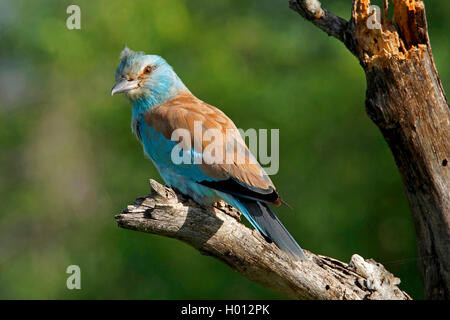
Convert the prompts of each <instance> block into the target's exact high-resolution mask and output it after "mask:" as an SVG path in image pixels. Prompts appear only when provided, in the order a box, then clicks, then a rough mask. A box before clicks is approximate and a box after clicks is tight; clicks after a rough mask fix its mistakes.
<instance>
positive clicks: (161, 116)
mask: <svg viewBox="0 0 450 320" xmlns="http://www.w3.org/2000/svg"><path fill="white" fill-rule="evenodd" d="M144 117H145V122H146V124H147V125H148V126H149V127H151V128H152V129H153V130H154V131H155V132H156V133H160V134H162V135H163V136H164V138H165V139H167V140H170V139H171V137H172V133H173V132H174V131H175V130H176V129H186V130H187V131H188V132H189V133H190V137H191V141H190V144H189V146H190V147H192V151H193V152H194V153H200V154H202V155H203V157H204V158H205V154H204V151H205V150H207V148H208V146H210V143H212V142H211V141H205V140H206V139H202V135H198V134H197V135H196V134H195V130H196V129H195V127H196V125H197V128H198V124H199V123H200V125H201V127H202V131H203V133H205V131H206V130H209V129H214V130H215V131H214V132H215V133H220V134H221V139H219V140H218V141H215V140H214V139H212V140H213V141H214V142H215V143H216V146H219V147H218V149H216V150H222V152H223V157H222V159H223V160H224V161H216V162H213V163H211V162H210V163H207V161H202V163H200V164H192V165H193V166H198V167H199V168H200V169H201V171H202V173H203V174H202V175H200V176H197V177H194V179H195V181H196V182H197V183H199V184H202V185H206V186H208V187H210V188H213V189H216V190H219V191H222V192H225V193H229V194H234V195H238V196H241V197H247V198H251V199H257V200H263V201H266V202H270V203H274V204H277V205H278V204H279V203H280V200H279V196H278V194H277V192H276V190H275V187H274V185H273V183H272V181H271V180H270V178H269V177H268V175H267V174H266V172H265V171H264V169H263V168H262V167H261V166H260V165H259V163H258V162H257V161H256V159H255V158H254V156H253V155H252V154H251V152H250V151H249V149H248V148H247V146H246V145H245V142H244V141H243V139H242V137H241V136H240V134H239V131H238V130H237V128H236V126H235V125H234V123H233V122H232V121H231V120H230V119H229V118H228V117H227V116H226V115H225V114H224V113H223V112H222V111H220V110H219V109H217V108H215V107H213V106H211V105H208V104H207V103H205V102H203V101H201V100H199V99H197V98H196V97H195V96H193V95H192V94H191V93H184V94H182V95H179V96H177V97H176V98H174V99H172V100H170V101H168V102H166V103H165V104H163V105H161V106H159V107H156V108H153V109H152V110H151V111H149V112H148V113H146V114H145V115H144ZM196 123H197V124H196ZM227 156H228V158H227ZM203 160H205V159H203ZM180 171H181V172H180ZM177 173H179V174H188V173H187V172H186V170H177ZM202 176H203V177H202ZM205 177H207V178H206V179H205ZM189 178H191V179H192V178H193V177H192V174H189Z"/></svg>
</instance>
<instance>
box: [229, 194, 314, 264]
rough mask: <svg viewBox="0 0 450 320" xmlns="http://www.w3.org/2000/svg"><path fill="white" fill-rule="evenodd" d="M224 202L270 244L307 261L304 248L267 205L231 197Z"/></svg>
mask: <svg viewBox="0 0 450 320" xmlns="http://www.w3.org/2000/svg"><path fill="white" fill-rule="evenodd" d="M224 200H225V201H226V202H228V203H230V204H231V205H233V206H234V207H236V208H237V209H238V210H239V211H241V212H242V213H243V214H244V216H245V217H246V218H247V219H248V220H249V221H250V223H251V224H252V225H253V226H254V227H255V228H256V230H258V231H259V233H261V235H262V236H263V237H264V238H265V239H266V240H267V241H268V242H274V243H275V244H276V245H277V247H278V248H280V249H282V250H284V251H287V252H290V253H292V254H294V255H296V256H298V257H299V258H300V259H306V257H305V254H304V253H303V250H302V248H301V247H300V246H299V245H298V243H297V242H296V241H295V240H294V238H293V237H292V236H291V235H290V233H289V232H288V231H287V230H286V228H285V227H284V226H283V224H282V223H281V221H280V220H278V218H277V217H276V216H275V214H274V213H273V212H272V211H271V210H270V209H269V207H268V206H267V204H266V203H264V202H260V201H256V200H251V199H246V198H241V197H236V196H231V195H227V197H226V198H224Z"/></svg>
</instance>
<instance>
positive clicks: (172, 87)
mask: <svg viewBox="0 0 450 320" xmlns="http://www.w3.org/2000/svg"><path fill="white" fill-rule="evenodd" d="M154 72H155V74H154V75H153V76H152V78H151V79H148V80H147V81H146V82H145V85H144V86H143V87H142V88H139V89H137V90H133V91H131V92H129V93H127V98H128V99H129V100H130V101H131V103H132V106H133V113H135V114H144V113H146V112H148V111H149V110H151V109H152V108H153V107H157V106H160V105H162V104H164V103H166V102H167V101H169V100H171V99H173V98H175V97H176V96H177V95H179V94H181V93H184V92H187V91H189V90H188V89H187V88H186V86H185V85H184V84H183V82H182V81H181V79H180V78H179V77H178V76H177V75H176V73H175V72H174V71H173V70H172V68H171V67H170V66H167V70H155V71H154Z"/></svg>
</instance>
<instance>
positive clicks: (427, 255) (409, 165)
mask: <svg viewBox="0 0 450 320" xmlns="http://www.w3.org/2000/svg"><path fill="white" fill-rule="evenodd" d="M312 4H314V5H312ZM392 4H393V6H394V17H393V20H392V21H390V20H389V19H388V14H387V6H388V1H385V8H384V10H385V12H384V14H383V15H381V16H382V17H383V18H382V20H381V21H377V22H378V27H376V28H373V19H374V17H375V16H374V15H373V14H372V11H371V10H370V1H369V0H354V1H353V9H352V18H351V20H350V21H349V22H346V23H339V24H337V23H334V22H333V21H335V20H336V18H333V19H330V18H329V15H327V14H313V13H312V11H311V10H313V11H314V12H316V13H317V12H320V10H322V12H326V11H325V10H324V9H323V8H322V7H321V5H320V3H319V2H318V1H316V0H308V1H306V0H303V1H302V0H291V1H290V6H291V8H292V9H294V10H295V11H297V12H298V13H299V14H300V15H302V16H303V17H305V18H306V19H308V20H310V21H312V22H313V23H314V24H315V25H318V26H319V27H321V29H322V30H324V31H326V32H327V33H328V34H330V35H333V36H335V37H336V38H338V39H339V40H341V41H342V42H343V43H344V44H345V45H346V46H347V48H348V49H349V50H350V51H351V52H352V53H353V54H354V55H355V56H356V57H357V58H358V60H359V62H360V64H361V65H362V67H363V68H364V70H365V73H366V78H367V92H366V110H367V114H368V115H369V117H370V118H371V119H372V120H373V121H374V122H375V124H376V125H377V126H378V127H379V129H380V130H381V133H382V134H383V137H384V138H385V140H386V141H387V143H388V144H389V147H390V149H391V151H392V154H393V156H394V159H395V162H396V164H397V167H398V169H399V171H400V174H401V176H402V180H403V185H404V189H405V192H406V195H407V198H408V201H409V205H410V208H411V212H412V215H413V219H414V223H415V228H416V234H417V244H418V252H419V269H420V271H421V274H422V279H423V283H424V287H425V294H426V297H427V298H431V299H450V171H449V164H448V162H449V160H450V108H449V105H448V101H447V98H446V96H445V93H444V90H443V87H442V84H441V81H440V79H439V76H438V73H437V70H436V67H435V64H434V61H433V54H432V50H431V45H430V40H429V37H428V30H427V21H426V14H425V6H424V3H423V1H420V0H393V1H392ZM318 7H319V8H320V10H319V9H317V8H318ZM324 25H325V27H323V26H324ZM330 30H331V31H330Z"/></svg>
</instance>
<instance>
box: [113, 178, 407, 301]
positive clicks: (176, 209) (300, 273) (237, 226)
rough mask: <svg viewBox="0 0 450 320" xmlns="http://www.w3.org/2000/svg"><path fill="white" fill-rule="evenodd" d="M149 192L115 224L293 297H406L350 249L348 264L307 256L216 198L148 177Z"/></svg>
mask: <svg viewBox="0 0 450 320" xmlns="http://www.w3.org/2000/svg"><path fill="white" fill-rule="evenodd" d="M150 183H151V186H152V193H151V194H150V195H149V196H147V197H144V198H138V199H137V200H136V202H135V204H134V205H130V206H128V207H127V209H125V210H124V211H123V213H121V214H119V215H117V216H116V220H117V223H118V225H119V226H120V227H122V228H126V229H131V230H135V231H141V232H147V233H153V234H157V235H162V236H166V237H171V238H175V239H178V240H181V241H183V242H185V243H187V244H189V245H191V246H192V247H194V248H196V249H197V250H199V251H200V252H201V253H202V254H205V255H210V256H213V257H215V258H218V259H219V260H221V261H223V262H225V263H226V264H228V265H229V266H230V267H232V268H233V269H234V270H236V271H237V272H239V273H241V274H242V275H244V276H245V277H247V278H248V279H250V280H252V281H255V282H257V283H259V284H261V285H263V286H265V287H267V288H270V289H273V290H275V291H278V292H279V293H281V294H283V295H285V296H286V297H289V298H294V299H327V300H329V299H351V300H359V299H403V300H405V299H410V297H409V296H408V295H407V294H406V293H405V292H403V291H402V290H400V289H399V288H398V284H399V283H400V280H399V279H398V278H395V277H394V276H393V275H392V274H391V273H389V272H388V271H387V270H386V269H385V268H384V267H383V266H382V265H381V264H379V263H377V262H375V261H373V260H364V259H363V258H362V257H360V256H358V255H353V256H352V258H351V261H350V263H349V264H346V263H343V262H341V261H338V260H336V259H333V258H329V257H325V256H321V255H315V254H313V253H311V252H309V251H307V250H305V254H306V257H307V260H306V261H301V260H299V259H297V258H296V257H294V256H291V255H289V254H288V253H286V252H284V251H282V250H280V249H279V248H278V247H276V246H275V245H274V244H269V243H268V242H266V241H265V240H264V239H263V238H262V237H261V236H260V234H259V233H258V232H257V231H255V230H251V229H249V228H247V227H246V226H245V225H244V224H242V223H240V213H239V212H238V211H237V210H235V209H234V208H232V207H231V206H229V205H227V204H225V203H224V202H218V203H216V204H215V205H214V206H213V207H208V208H205V207H202V206H200V205H199V204H197V203H195V202H194V201H192V200H191V199H188V198H186V197H185V196H183V195H181V194H179V193H176V192H175V191H173V190H172V189H169V188H167V187H164V186H163V185H161V184H159V183H158V182H156V181H154V180H150Z"/></svg>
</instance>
